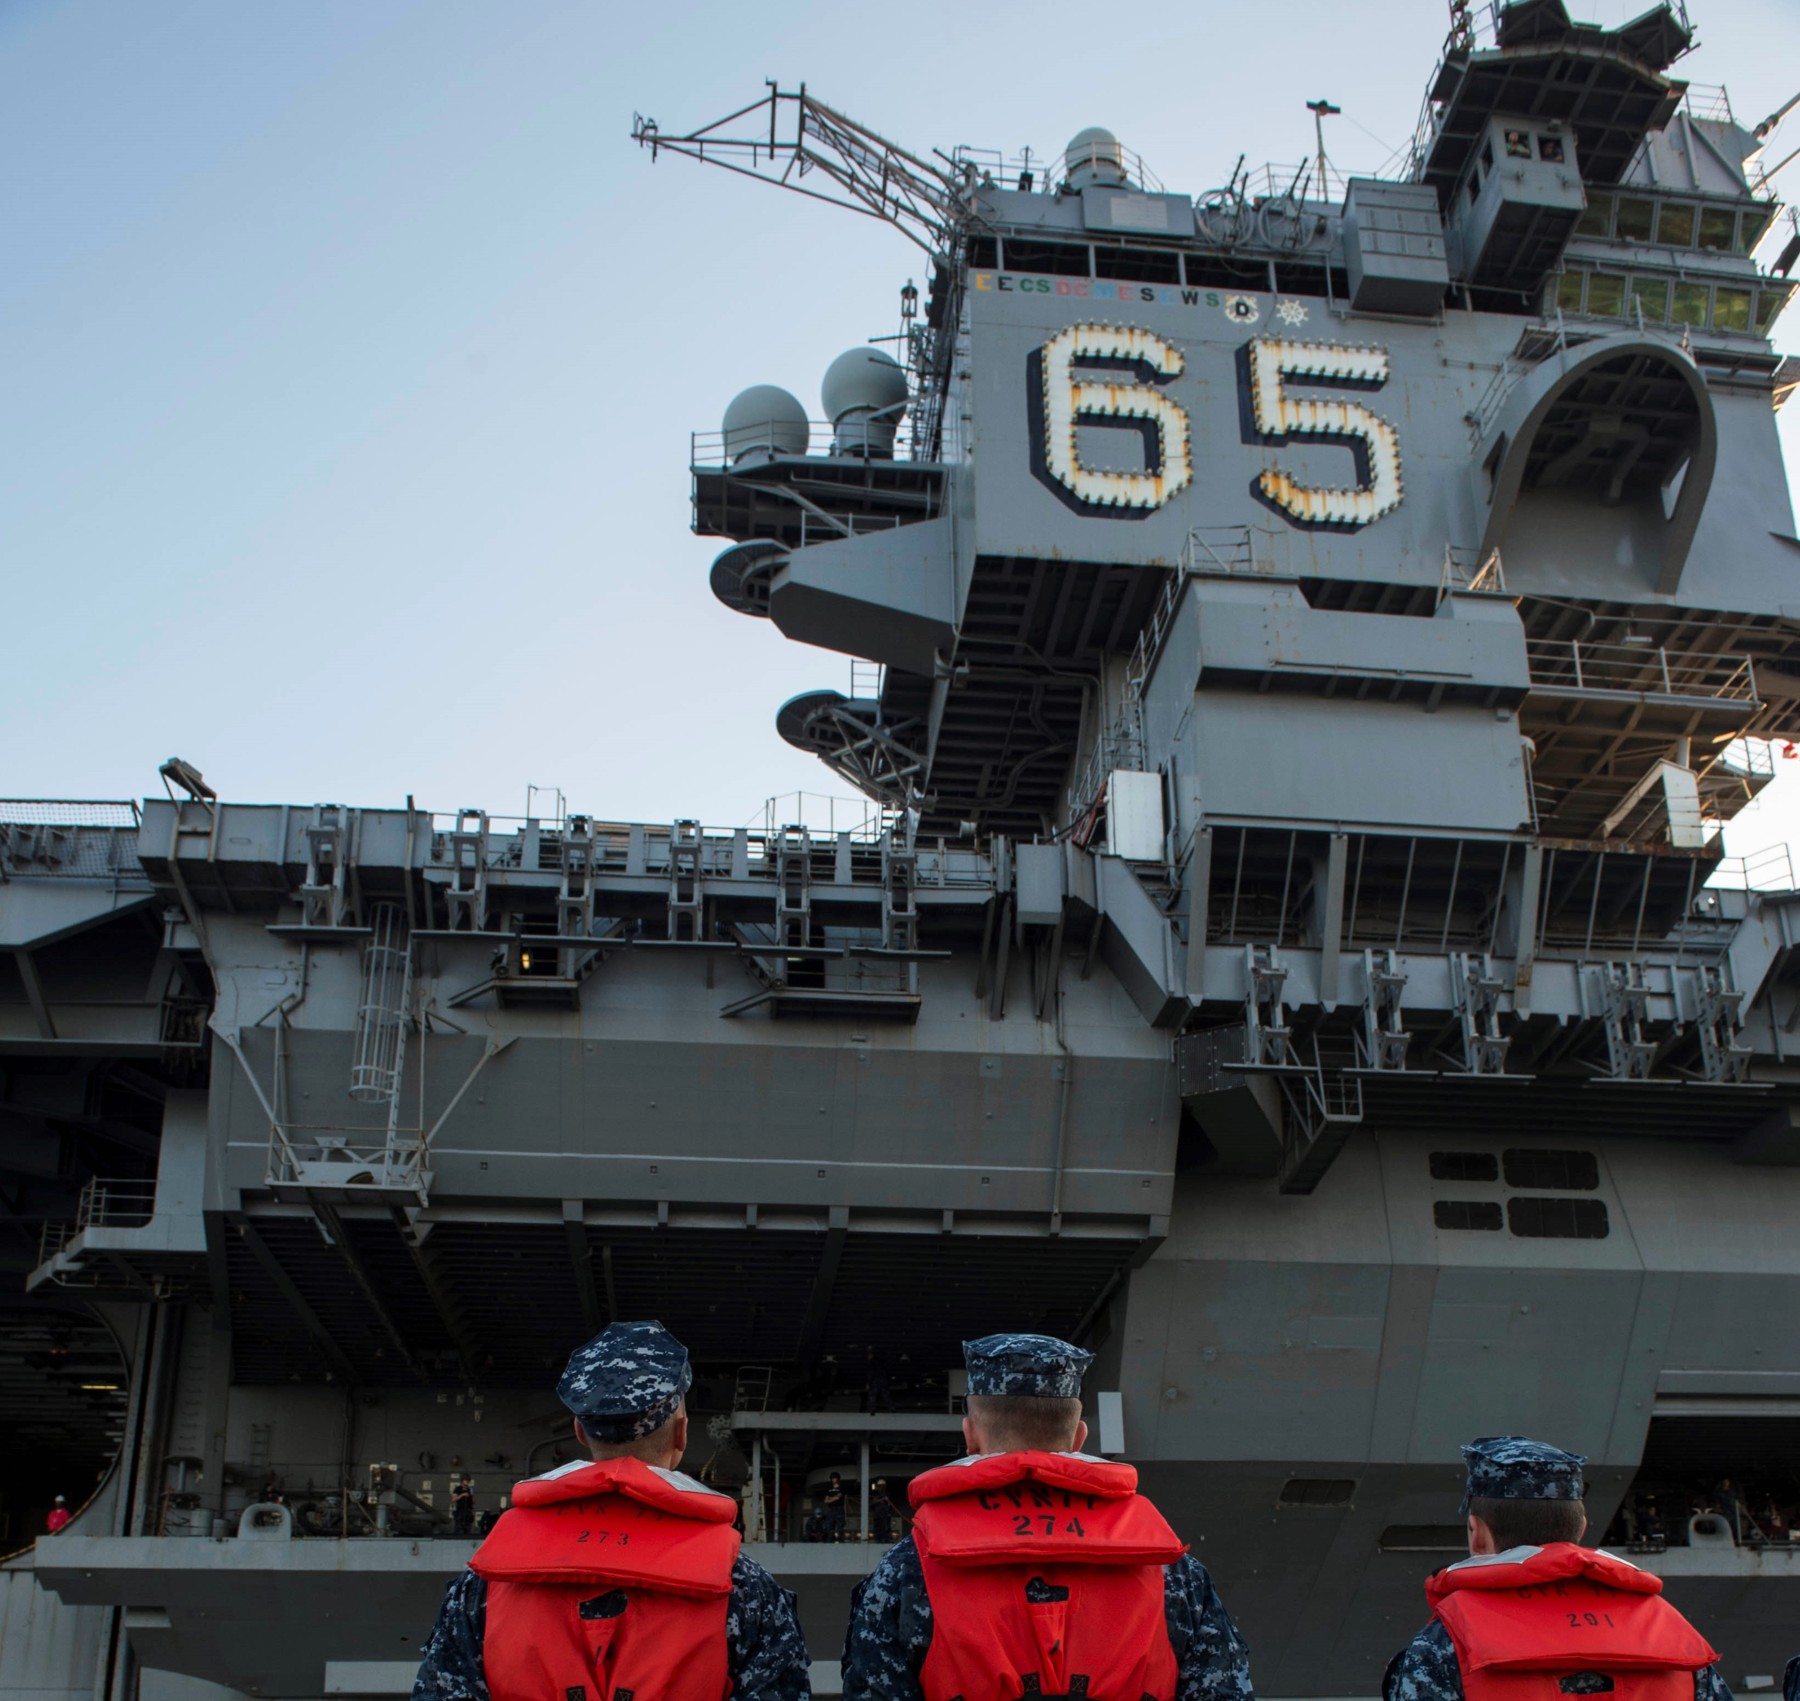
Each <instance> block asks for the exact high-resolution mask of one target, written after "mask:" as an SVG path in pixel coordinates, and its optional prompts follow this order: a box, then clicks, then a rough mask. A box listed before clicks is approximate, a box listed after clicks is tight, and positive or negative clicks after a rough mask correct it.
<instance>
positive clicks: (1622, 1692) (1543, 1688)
mask: <svg viewBox="0 0 1800 1701" xmlns="http://www.w3.org/2000/svg"><path fill="white" fill-rule="evenodd" d="M1425 1598H1426V1599H1427V1600H1428V1601H1430V1603H1431V1608H1432V1611H1433V1613H1434V1614H1435V1615H1436V1616H1437V1618H1438V1620H1439V1622H1440V1623H1441V1624H1442V1625H1443V1626H1444V1628H1445V1629H1446V1630H1448V1631H1449V1632H1450V1640H1451V1641H1452V1643H1454V1644H1455V1647H1456V1663H1457V1665H1458V1666H1459V1667H1461V1669H1462V1680H1463V1694H1464V1696H1465V1697H1466V1698H1467V1701H1565V1698H1566V1697H1567V1696H1570V1695H1578V1696H1579V1695H1593V1694H1604V1695H1606V1696H1607V1697H1608V1698H1609V1701H1694V1673H1695V1672H1697V1671H1698V1670H1700V1668H1701V1667H1702V1666H1709V1665H1711V1664H1712V1663H1713V1662H1714V1661H1715V1660H1717V1659H1718V1657H1719V1656H1718V1655H1717V1654H1716V1653H1714V1652H1713V1650H1712V1649H1711V1647H1709V1646H1708V1645H1707V1642H1706V1638H1705V1637H1703V1636H1702V1635H1701V1634H1700V1632H1699V1631H1698V1630H1696V1629H1695V1628H1694V1627H1693V1626H1692V1625H1691V1624H1689V1623H1688V1621H1687V1620H1686V1619H1685V1618H1683V1617H1682V1616H1681V1614H1680V1613H1678V1612H1677V1611H1676V1610H1675V1609H1674V1608H1673V1607H1672V1606H1670V1605H1669V1603H1668V1602H1667V1601H1665V1600H1663V1599H1662V1579H1661V1578H1660V1577H1653V1576H1651V1575H1650V1573H1649V1572H1647V1571H1640V1570H1638V1568H1637V1567H1636V1566H1635V1565H1630V1564H1627V1563H1626V1561H1624V1560H1622V1559H1615V1558H1614V1557H1613V1555H1611V1554H1610V1553H1601V1552H1599V1551H1598V1550H1597V1549H1595V1548H1587V1547H1577V1546H1576V1545H1575V1544H1574V1543H1573V1542H1552V1543H1551V1544H1550V1545H1549V1546H1548V1547H1516V1548H1511V1549H1509V1550H1508V1551H1507V1552H1505V1553H1499V1554H1492V1555H1483V1556H1482V1557H1481V1558H1479V1559H1467V1560H1464V1561H1462V1563H1461V1564H1458V1565H1452V1566H1450V1567H1449V1568H1448V1569H1447V1570H1444V1571H1440V1572H1438V1574H1437V1575H1436V1576H1435V1577H1433V1578H1431V1580H1430V1581H1429V1582H1427V1583H1426V1585H1425ZM1602 1680H1603V1681H1602Z"/></svg>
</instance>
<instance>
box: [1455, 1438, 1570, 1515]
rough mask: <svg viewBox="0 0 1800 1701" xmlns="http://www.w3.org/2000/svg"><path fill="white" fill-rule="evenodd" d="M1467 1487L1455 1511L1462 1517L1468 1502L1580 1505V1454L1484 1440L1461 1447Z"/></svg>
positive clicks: (1524, 1443)
mask: <svg viewBox="0 0 1800 1701" xmlns="http://www.w3.org/2000/svg"><path fill="white" fill-rule="evenodd" d="M1462 1456H1463V1459H1464V1461H1465V1462H1466V1463H1467V1465H1468V1467H1469V1482H1468V1486H1467V1487H1466V1488H1465V1489H1464V1490H1463V1499H1462V1505H1461V1506H1459V1507H1458V1508H1457V1512H1458V1514H1459V1515H1460V1516H1462V1517H1467V1516H1468V1512H1469V1503H1470V1501H1472V1500H1580V1499H1581V1498H1582V1496H1583V1493H1584V1488H1585V1485H1584V1484H1583V1483H1582V1480H1581V1467H1582V1466H1583V1465H1585V1464H1586V1463H1587V1455H1586V1454H1584V1453H1565V1452H1564V1451H1563V1450H1562V1449H1561V1448H1560V1447H1552V1446H1551V1445H1550V1444H1549V1443H1548V1442H1544V1441H1531V1440H1528V1439H1527V1438H1526V1437H1525V1436H1523V1435H1488V1436H1484V1437H1483V1438H1482V1439H1481V1440H1479V1441H1469V1442H1465V1443H1464V1444H1463V1450H1462Z"/></svg>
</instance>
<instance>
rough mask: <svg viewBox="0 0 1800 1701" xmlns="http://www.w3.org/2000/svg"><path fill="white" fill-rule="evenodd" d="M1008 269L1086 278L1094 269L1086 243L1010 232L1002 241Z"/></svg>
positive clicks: (1010, 270) (1060, 276) (1054, 276)
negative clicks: (1034, 239)
mask: <svg viewBox="0 0 1800 1701" xmlns="http://www.w3.org/2000/svg"><path fill="white" fill-rule="evenodd" d="M1001 253H1002V255H1003V256H1004V265H1005V269H1006V270H1007V271H1009V272H1039V273H1047V274H1048V275H1049V276H1051V277H1053V278H1085V277H1086V276H1087V275H1088V273H1089V272H1090V271H1091V270H1092V267H1091V265H1090V264H1089V258H1088V249H1087V244H1086V243H1082V244H1080V245H1077V244H1075V243H1072V242H1031V241H1028V240H1027V239H1026V238H1024V237H1022V236H1008V237H1006V238H1004V239H1003V240H1002V242H1001Z"/></svg>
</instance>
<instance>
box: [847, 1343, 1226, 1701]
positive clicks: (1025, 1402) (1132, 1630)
mask: <svg viewBox="0 0 1800 1701" xmlns="http://www.w3.org/2000/svg"><path fill="white" fill-rule="evenodd" d="M963 1354H964V1358H965V1361H966V1363H967V1365H968V1370H969V1400H968V1415H967V1416H966V1417H965V1418H964V1419H963V1438H964V1440H965V1441H966V1442H967V1444H968V1448H969V1456H968V1457H967V1458H964V1459H959V1460H958V1461H957V1462H956V1463H955V1464H951V1465H944V1466H940V1467H939V1468H938V1469H936V1470H931V1471H926V1472H925V1473H924V1474H923V1475H921V1476H918V1477H915V1478H914V1479H913V1481H912V1483H911V1485H910V1491H911V1497H912V1504H913V1507H914V1519H913V1528H912V1533H911V1534H910V1535H907V1536H906V1537H904V1538H903V1539H902V1540H901V1541H900V1542H899V1543H897V1544H896V1545H895V1546H894V1547H892V1548H890V1549H889V1550H888V1552H887V1554H886V1555H885V1556H884V1557H883V1559H882V1561H881V1563H880V1564H879V1565H878V1566H876V1568H875V1570H874V1572H873V1573H872V1574H871V1575H870V1576H869V1577H868V1578H867V1579H866V1580H865V1581H864V1582H862V1583H860V1584H859V1585H858V1586H857V1589H856V1593H855V1595H854V1597H853V1599H852V1604H851V1609H850V1633H849V1636H848V1637H847V1639H846V1641H845V1644H844V1663H843V1681H844V1698H845V1701H951V1697H961V1698H962V1701H1011V1698H1012V1697H1016V1696H1019V1695H1021V1694H1035V1693H1042V1694H1044V1695H1073V1694H1086V1695H1087V1696H1088V1697H1090V1698H1091V1701H1175V1698H1177V1697H1179V1701H1253V1695H1252V1691H1251V1687H1250V1669H1249V1659H1248V1654H1247V1651H1246V1649H1245V1647H1244V1642H1243V1639H1242V1637H1240V1636H1239V1635H1238V1631H1237V1626H1236V1625H1235V1624H1233V1623H1232V1621H1231V1615H1230V1614H1229V1613H1228V1612H1226V1610H1225V1608H1224V1605H1223V1604H1222V1603H1221V1602H1220V1600H1219V1597H1218V1594H1217V1592H1216V1591H1215V1590H1214V1588H1213V1585H1212V1579H1211V1578H1210V1577H1208V1576H1207V1574H1206V1570H1205V1567H1203V1566H1202V1565H1201V1564H1200V1563H1199V1562H1198V1561H1197V1560H1195V1559H1193V1558H1192V1557H1190V1556H1189V1555H1188V1554H1187V1553H1186V1551H1185V1550H1184V1548H1183V1545H1182V1543H1181V1541H1180V1539H1179V1538H1178V1537H1177V1536H1176V1534H1175V1532H1174V1531H1173V1530H1171V1529H1170V1528H1169V1526H1168V1525H1167V1524H1166V1523H1165V1522H1164V1521H1163V1518H1162V1516H1161V1514H1160V1513H1158V1512H1157V1510H1156V1509H1155V1508H1154V1507H1153V1506H1152V1505H1151V1504H1150V1503H1149V1501H1147V1500H1145V1499H1143V1498H1142V1496H1140V1495H1139V1494H1138V1493H1137V1492H1136V1489H1137V1472H1136V1471H1135V1470H1133V1469H1132V1467H1131V1466H1129V1465H1121V1464H1111V1463H1109V1462H1107V1461H1106V1460H1104V1459H1098V1458H1094V1457H1092V1456H1091V1455H1089V1454H1086V1453H1083V1452H1081V1451H1080V1448H1081V1445H1082V1443H1083V1442H1084V1441H1086V1439H1087V1433H1088V1431H1087V1425H1086V1424H1085V1423H1083V1422H1082V1421H1081V1378H1082V1373H1083V1372H1084V1371H1085V1370H1086V1369H1087V1367H1088V1364H1089V1362H1090V1355H1089V1354H1087V1353H1084V1352H1082V1351H1081V1350H1080V1349H1079V1348H1078V1347H1072V1346H1070V1345H1069V1343H1068V1342H1067V1341H1059V1340H1056V1339H1055V1338H1053V1337H1052V1336H1049V1335H1017V1334H1002V1335H987V1336H984V1337H983V1338H982V1339H981V1340H979V1341H969V1342H966V1343H964V1346H963Z"/></svg>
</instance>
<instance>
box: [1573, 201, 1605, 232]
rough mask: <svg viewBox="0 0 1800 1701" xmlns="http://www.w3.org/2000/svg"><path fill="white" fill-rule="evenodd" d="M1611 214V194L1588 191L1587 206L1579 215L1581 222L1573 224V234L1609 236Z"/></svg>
mask: <svg viewBox="0 0 1800 1701" xmlns="http://www.w3.org/2000/svg"><path fill="white" fill-rule="evenodd" d="M1612 215H1613V198H1612V196H1610V195H1595V194H1591V193H1590V194H1589V196H1588V204H1587V207H1586V209H1585V210H1584V211H1583V213H1582V215H1581V222H1580V223H1579V224H1577V225H1576V226H1575V234H1576V235H1577V236H1611V235H1612Z"/></svg>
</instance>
